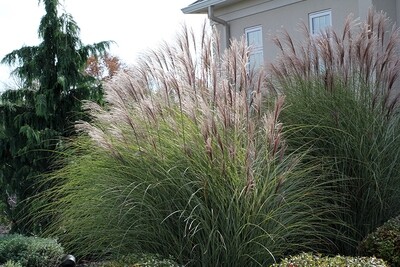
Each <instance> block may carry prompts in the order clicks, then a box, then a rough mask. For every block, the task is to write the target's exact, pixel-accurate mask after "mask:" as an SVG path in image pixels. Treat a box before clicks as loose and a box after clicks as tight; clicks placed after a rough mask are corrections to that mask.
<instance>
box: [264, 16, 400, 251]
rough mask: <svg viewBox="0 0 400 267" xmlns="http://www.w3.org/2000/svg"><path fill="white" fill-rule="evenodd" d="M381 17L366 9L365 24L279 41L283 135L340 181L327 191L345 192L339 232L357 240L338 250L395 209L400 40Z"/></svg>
mask: <svg viewBox="0 0 400 267" xmlns="http://www.w3.org/2000/svg"><path fill="white" fill-rule="evenodd" d="M386 22H387V20H386V18H385V17H384V15H383V14H378V13H372V12H371V13H370V15H369V17H368V19H367V21H366V23H365V24H362V25H360V24H357V23H355V22H351V21H347V23H346V25H345V28H344V32H343V33H336V32H334V31H332V30H328V31H327V32H325V33H324V34H322V35H321V36H316V37H312V38H310V37H308V39H306V41H305V42H304V43H300V44H296V43H295V42H294V41H293V40H291V38H290V36H287V35H284V36H282V37H281V39H277V41H276V42H277V44H278V46H279V47H281V48H282V57H280V60H279V61H278V62H277V63H276V64H274V65H273V67H272V78H271V83H272V86H273V87H274V88H275V89H276V90H277V91H280V92H281V93H283V94H284V95H285V97H286V98H285V100H286V104H287V105H286V107H285V108H284V110H283V112H282V115H281V120H282V122H283V124H284V126H285V129H286V131H285V133H287V134H286V136H285V137H286V138H287V143H288V146H289V149H294V150H299V149H305V150H307V151H310V154H309V155H310V156H314V157H315V158H316V159H319V160H321V161H322V162H324V164H328V165H330V166H331V167H330V169H333V170H334V172H331V174H330V175H331V177H332V179H333V180H336V181H337V180H340V182H338V183H337V184H336V185H335V188H334V190H333V192H332V194H335V192H337V193H339V194H340V195H342V196H343V200H342V201H341V203H344V204H345V205H344V206H343V208H344V209H343V211H344V212H343V213H342V214H338V215H339V216H341V217H342V218H343V220H344V221H346V224H347V225H348V226H350V227H349V228H347V229H338V230H339V231H341V232H346V235H347V236H349V237H351V239H353V240H354V241H355V242H352V243H350V244H348V243H345V244H340V243H339V242H336V243H337V244H338V246H339V252H341V253H343V254H348V253H354V252H355V249H356V245H357V244H358V241H361V240H362V239H363V238H364V237H365V236H366V235H367V234H368V233H369V232H371V231H372V230H373V229H375V228H376V227H377V226H379V225H381V224H382V223H383V222H385V221H386V220H388V219H389V218H392V217H394V216H396V215H397V214H398V210H400V198H399V197H398V196H399V194H400V183H399V182H398V181H399V179H400V156H399V155H400V112H399V109H398V106H399V95H398V88H397V87H395V86H396V83H398V80H397V78H398V77H399V69H398V68H397V67H395V66H397V64H399V63H400V62H399V60H398V57H397V56H396V55H397V54H396V52H395V51H396V49H399V48H400V46H399V44H400V42H399V36H398V34H397V32H391V33H387V32H386V30H385V29H387V27H388V25H386ZM307 36H309V35H308V34H307ZM385 38H387V39H385ZM382 40H385V41H384V42H383V41H382ZM285 44H287V45H285ZM294 62H295V63H296V64H293V63H294ZM338 204H339V203H338Z"/></svg>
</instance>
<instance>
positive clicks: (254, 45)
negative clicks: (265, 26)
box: [245, 26, 264, 70]
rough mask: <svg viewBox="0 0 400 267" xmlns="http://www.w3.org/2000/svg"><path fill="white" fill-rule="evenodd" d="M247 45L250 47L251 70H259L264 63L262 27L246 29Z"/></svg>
mask: <svg viewBox="0 0 400 267" xmlns="http://www.w3.org/2000/svg"><path fill="white" fill-rule="evenodd" d="M245 35H246V44H247V45H248V46H249V47H250V49H251V50H250V55H249V68H250V70H252V69H255V68H259V67H260V66H262V65H263V63H264V54H263V39H262V27H261V26H257V27H251V28H247V29H245Z"/></svg>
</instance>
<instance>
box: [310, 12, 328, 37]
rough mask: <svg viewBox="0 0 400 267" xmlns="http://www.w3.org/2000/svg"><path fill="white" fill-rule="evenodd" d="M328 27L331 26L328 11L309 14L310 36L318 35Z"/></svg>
mask: <svg viewBox="0 0 400 267" xmlns="http://www.w3.org/2000/svg"><path fill="white" fill-rule="evenodd" d="M329 26H331V12H330V11H325V12H319V13H313V14H310V31H311V33H312V34H318V33H320V32H321V31H323V30H324V29H326V28H327V27H329Z"/></svg>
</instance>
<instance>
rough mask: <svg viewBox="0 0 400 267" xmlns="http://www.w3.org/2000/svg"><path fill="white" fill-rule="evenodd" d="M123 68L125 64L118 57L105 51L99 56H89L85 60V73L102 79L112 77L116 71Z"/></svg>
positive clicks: (125, 67)
mask: <svg viewBox="0 0 400 267" xmlns="http://www.w3.org/2000/svg"><path fill="white" fill-rule="evenodd" d="M125 69H127V66H126V65H125V64H124V63H123V62H121V59H120V58H119V57H116V56H112V55H110V54H109V53H105V54H104V55H103V56H100V57H98V56H95V55H93V56H90V57H89V58H88V60H87V65H86V68H85V73H86V74H87V75H89V76H92V77H95V78H97V79H98V80H102V81H104V80H108V79H110V78H112V77H113V76H114V75H115V74H117V72H118V71H120V70H125Z"/></svg>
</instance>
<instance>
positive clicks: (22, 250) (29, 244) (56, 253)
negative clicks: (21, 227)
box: [0, 234, 64, 267]
mask: <svg viewBox="0 0 400 267" xmlns="http://www.w3.org/2000/svg"><path fill="white" fill-rule="evenodd" d="M63 254H64V249H63V248H62V247H61V245H60V244H59V243H58V242H57V241H56V240H54V239H48V238H39V237H26V236H22V235H17V234H15V235H6V236H3V237H0V264H14V265H4V266H18V264H20V265H21V266H28V267H51V266H58V264H59V261H60V258H61V257H62V255H63ZM11 261H12V262H14V263H11Z"/></svg>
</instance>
